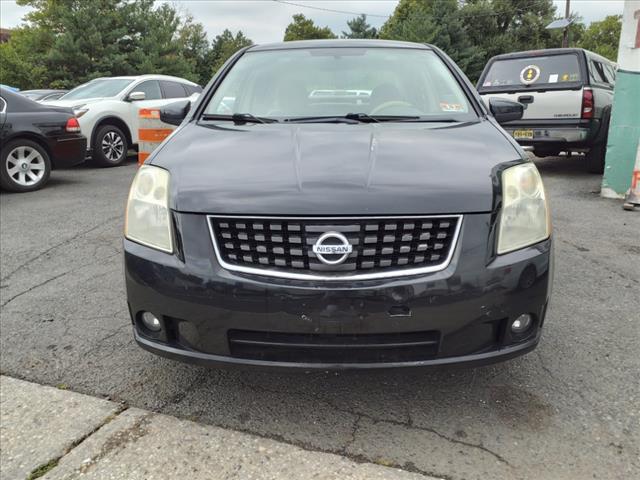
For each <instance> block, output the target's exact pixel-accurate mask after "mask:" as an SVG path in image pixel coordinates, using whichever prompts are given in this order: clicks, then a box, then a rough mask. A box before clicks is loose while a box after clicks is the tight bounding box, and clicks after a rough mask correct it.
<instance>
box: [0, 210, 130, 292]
mask: <svg viewBox="0 0 640 480" xmlns="http://www.w3.org/2000/svg"><path fill="white" fill-rule="evenodd" d="M120 218H122V215H116V216H113V217H109V218H107V219H106V220H105V221H104V222H102V223H100V224H98V225H95V226H94V227H91V228H89V229H87V230H83V231H82V232H78V233H77V234H75V235H73V236H72V237H70V238H68V239H66V240H63V241H62V242H60V243H57V244H55V245H53V246H51V247H49V248H47V249H46V250H45V251H44V252H41V253H39V254H38V255H36V256H35V257H32V258H30V259H28V260H26V261H25V262H23V263H22V264H20V265H18V266H17V267H16V268H15V269H13V270H12V271H11V272H9V273H8V274H7V275H5V276H4V277H2V278H0V282H4V281H5V280H8V279H9V278H11V277H12V276H13V275H14V274H15V273H16V272H18V271H19V270H21V269H22V268H24V267H26V266H27V265H29V264H31V263H33V262H35V261H37V260H39V259H40V258H42V257H44V256H45V255H47V254H48V253H50V252H52V251H53V250H55V249H56V248H59V247H62V246H63V245H66V244H68V243H71V242H73V241H74V240H77V239H78V238H80V237H82V236H84V235H87V234H89V233H91V232H93V231H94V230H97V229H98V228H100V227H103V226H105V225H106V224H108V223H110V222H113V221H114V220H117V219H120Z"/></svg>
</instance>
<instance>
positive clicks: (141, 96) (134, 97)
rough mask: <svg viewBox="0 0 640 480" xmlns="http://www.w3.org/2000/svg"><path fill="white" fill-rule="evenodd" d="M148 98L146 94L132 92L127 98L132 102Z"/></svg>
mask: <svg viewBox="0 0 640 480" xmlns="http://www.w3.org/2000/svg"><path fill="white" fill-rule="evenodd" d="M145 98H147V94H146V93H144V92H131V93H130V94H129V96H128V97H127V100H129V101H130V102H138V101H140V100H144V99H145Z"/></svg>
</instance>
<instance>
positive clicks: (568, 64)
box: [480, 53, 582, 89]
mask: <svg viewBox="0 0 640 480" xmlns="http://www.w3.org/2000/svg"><path fill="white" fill-rule="evenodd" d="M527 67H534V69H535V67H537V69H538V70H539V71H540V74H539V76H538V78H537V79H536V80H535V81H534V82H531V85H534V86H538V85H546V86H549V85H553V86H554V87H557V86H561V85H562V84H563V83H576V82H580V81H582V74H581V73H580V64H579V63H578V56H577V55H576V54H573V53H570V54H566V55H549V56H543V57H525V58H508V59H504V60H497V61H495V62H493V63H492V64H491V66H490V67H489V71H488V72H487V75H486V76H485V77H484V79H483V80H482V84H481V85H480V88H481V89H483V88H496V87H515V88H530V87H526V84H525V83H523V82H522V79H521V78H520V77H521V74H522V72H523V71H525V69H526V68H527Z"/></svg>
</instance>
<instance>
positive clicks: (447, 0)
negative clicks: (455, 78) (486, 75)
mask: <svg viewBox="0 0 640 480" xmlns="http://www.w3.org/2000/svg"><path fill="white" fill-rule="evenodd" d="M463 20H464V19H463V17H462V15H461V12H460V10H459V8H458V2H457V1H456V0H439V1H437V2H429V1H426V0H400V2H399V3H398V5H397V7H396V9H395V11H394V12H393V15H392V16H391V17H390V18H389V20H387V22H385V24H384V25H383V26H382V28H381V29H380V38H386V39H391V40H405V41H409V42H417V43H431V44H434V45H436V46H438V47H440V48H441V49H442V50H444V51H445V52H447V54H448V55H449V56H451V58H453V60H454V61H455V62H456V63H458V65H459V66H460V67H461V68H462V69H463V70H465V71H466V72H467V73H469V72H474V73H475V72H478V71H479V70H481V69H482V66H483V65H484V59H485V55H484V52H483V51H482V49H481V48H480V47H478V46H476V45H474V44H473V43H472V42H471V41H470V39H469V37H468V35H467V32H466V31H465V25H464V21H463Z"/></svg>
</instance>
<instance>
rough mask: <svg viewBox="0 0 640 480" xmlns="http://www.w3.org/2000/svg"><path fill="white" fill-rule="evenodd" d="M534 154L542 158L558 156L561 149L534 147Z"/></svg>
mask: <svg viewBox="0 0 640 480" xmlns="http://www.w3.org/2000/svg"><path fill="white" fill-rule="evenodd" d="M533 154H534V155H535V156H536V157H540V158H544V157H557V156H558V155H560V150H555V149H547V148H534V149H533Z"/></svg>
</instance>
